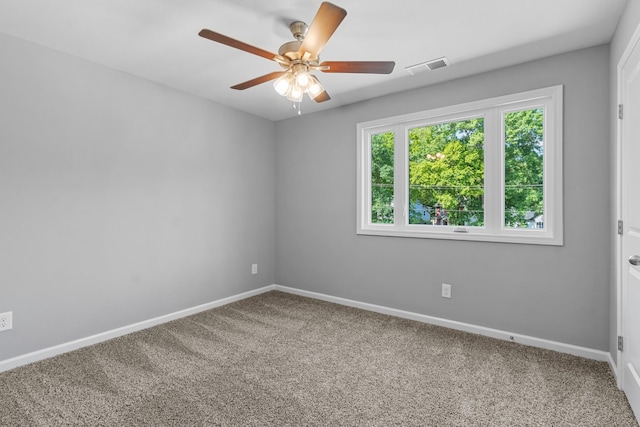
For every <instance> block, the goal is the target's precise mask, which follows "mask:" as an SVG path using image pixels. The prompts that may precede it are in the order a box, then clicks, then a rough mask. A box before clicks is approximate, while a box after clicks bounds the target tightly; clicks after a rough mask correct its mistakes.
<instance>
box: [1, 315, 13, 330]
mask: <svg viewBox="0 0 640 427" xmlns="http://www.w3.org/2000/svg"><path fill="white" fill-rule="evenodd" d="M12 317H13V312H11V311H8V312H6V313H0V331H8V330H9V329H11V328H13V321H12V320H13V319H12Z"/></svg>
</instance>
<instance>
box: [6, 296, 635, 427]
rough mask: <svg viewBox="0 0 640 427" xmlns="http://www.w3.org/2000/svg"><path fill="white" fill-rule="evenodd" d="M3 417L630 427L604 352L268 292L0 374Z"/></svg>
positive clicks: (45, 422)
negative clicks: (597, 357)
mask: <svg viewBox="0 0 640 427" xmlns="http://www.w3.org/2000/svg"><path fill="white" fill-rule="evenodd" d="M0 384H1V389H2V392H1V393H0V425H2V426H57V425H82V426H183V425H184V426H581V427H584V426H598V427H600V426H637V425H638V424H637V423H636V421H635V418H634V416H633V414H632V411H631V409H630V407H629V404H628V402H627V400H626V398H625V396H624V394H623V393H622V392H621V391H619V390H618V389H617V388H616V385H615V382H614V379H613V376H612V374H611V372H610V370H609V367H608V365H607V364H606V363H604V362H598V361H593V360H587V359H583V358H579V357H575V356H570V355H566V354H561V353H557V352H553V351H547V350H541V349H537V348H532V347H526V346H523V345H519V344H514V343H509V342H506V341H501V340H496V339H491V338H487V337H483V336H479V335H474V334H468V333H464V332H459V331H455V330H451V329H447V328H442V327H438V326H433V325H427V324H423V323H419V322H414V321H410V320H404V319H399V318H396V317H392V316H386V315H382V314H377V313H372V312H368V311H364V310H359V309H355V308H350V307H345V306H341V305H337V304H332V303H327V302H323V301H317V300H313V299H309V298H303V297H299V296H295V295H290V294H286V293H282V292H275V291H274V292H268V293H265V294H261V295H258V296H255V297H252V298H248V299H246V300H242V301H238V302H235V303H232V304H229V305H226V306H224V307H219V308H215V309H212V310H208V311H205V312H202V313H199V314H196V315H193V316H190V317H186V318H183V319H179V320H175V321H172V322H169V323H165V324H162V325H159V326H155V327H153V328H150V329H146V330H143V331H140V332H136V333H133V334H130V335H126V336H123V337H120V338H116V339H113V340H110V341H107V342H104V343H100V344H97V345H93V346H90V347H85V348H83V349H80V350H77V351H73V352H70V353H66V354H63V355H60V356H57V357H54V358H51V359H47V360H44V361H40V362H37V363H33V364H30V365H26V366H22V367H20V368H16V369H13V370H11V371H8V372H4V373H0Z"/></svg>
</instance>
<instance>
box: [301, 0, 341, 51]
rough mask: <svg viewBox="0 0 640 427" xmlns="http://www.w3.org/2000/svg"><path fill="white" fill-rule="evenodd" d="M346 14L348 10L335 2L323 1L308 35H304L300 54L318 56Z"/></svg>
mask: <svg viewBox="0 0 640 427" xmlns="http://www.w3.org/2000/svg"><path fill="white" fill-rule="evenodd" d="M345 16H347V11H346V10H344V9H342V8H341V7H338V6H336V5H335V4H332V3H329V2H323V3H322V4H321V5H320V8H319V9H318V12H317V13H316V16H315V17H314V18H313V22H311V25H310V26H309V30H308V31H307V35H306V36H304V41H303V42H302V45H301V46H300V50H299V51H298V52H300V56H301V57H303V58H304V57H305V55H308V56H309V58H312V59H313V58H317V57H318V54H319V53H320V51H321V50H322V48H323V47H324V45H325V44H327V41H328V40H329V38H330V37H331V36H332V35H333V33H334V32H335V31H336V29H337V28H338V25H340V23H341V22H342V20H343V19H344V17H345Z"/></svg>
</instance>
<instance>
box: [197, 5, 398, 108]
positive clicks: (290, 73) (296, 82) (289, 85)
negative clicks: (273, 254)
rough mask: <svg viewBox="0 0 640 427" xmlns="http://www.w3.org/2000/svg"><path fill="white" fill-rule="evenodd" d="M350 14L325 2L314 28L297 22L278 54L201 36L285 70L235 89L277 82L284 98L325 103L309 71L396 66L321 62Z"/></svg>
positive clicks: (376, 70) (206, 33)
mask: <svg viewBox="0 0 640 427" xmlns="http://www.w3.org/2000/svg"><path fill="white" fill-rule="evenodd" d="M346 15H347V11H346V10H344V9H342V8H340V7H338V6H336V5H334V4H332V3H329V2H323V3H322V4H321V5H320V8H319V9H318V12H317V13H316V16H315V17H314V18H313V21H312V22H311V25H310V26H307V24H305V23H304V22H301V21H295V22H293V23H291V25H290V26H289V29H290V30H291V33H292V34H293V37H294V38H295V40H294V41H290V42H287V43H285V44H283V45H282V46H280V49H278V54H275V53H272V52H269V51H267V50H264V49H260V48H258V47H255V46H251V45H249V44H247V43H244V42H241V41H239V40H235V39H232V38H231V37H227V36H225V35H223V34H220V33H216V32H215V31H211V30H207V29H203V30H202V31H200V33H198V34H199V35H200V36H201V37H204V38H206V39H209V40H213V41H214V42H218V43H222V44H224V45H227V46H230V47H233V48H236V49H240V50H243V51H245V52H249V53H252V54H254V55H258V56H261V57H263V58H266V59H269V60H271V61H275V62H277V63H278V64H280V66H282V68H283V69H284V71H274V72H272V73H269V74H265V75H264V76H260V77H256V78H254V79H251V80H248V81H246V82H243V83H239V84H237V85H235V86H231V88H232V89H237V90H244V89H248V88H250V87H253V86H257V85H259V84H262V83H265V82H268V81H271V80H275V82H274V85H273V86H274V88H275V90H276V92H278V93H279V94H280V95H282V96H286V97H287V98H288V99H289V100H291V101H293V102H294V103H298V114H300V104H299V103H300V102H301V101H302V97H303V95H304V94H305V93H307V94H308V96H309V97H310V98H311V99H313V100H314V101H316V102H324V101H327V100H329V99H331V97H330V96H329V94H328V93H327V91H326V90H325V89H324V87H323V86H322V85H321V84H320V81H319V80H318V79H317V78H316V77H315V76H314V75H313V74H310V73H309V71H316V70H317V71H322V72H324V73H369V74H389V73H391V72H392V71H393V68H394V67H395V62H393V61H323V62H320V57H319V54H320V51H321V50H322V48H323V47H324V46H325V44H326V43H327V41H328V40H329V38H330V37H331V36H332V35H333V33H334V32H335V31H336V29H337V28H338V26H339V25H340V23H341V22H342V20H343V19H344V17H345V16H346Z"/></svg>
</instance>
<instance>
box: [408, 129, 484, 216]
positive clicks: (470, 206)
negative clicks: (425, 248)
mask: <svg viewBox="0 0 640 427" xmlns="http://www.w3.org/2000/svg"><path fill="white" fill-rule="evenodd" d="M409 223H410V224H427V225H457V226H461V225H464V226H483V225H484V119H482V118H477V119H469V120H463V121H459V122H450V123H440V124H437V125H432V126H424V127H417V128H412V129H409Z"/></svg>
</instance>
